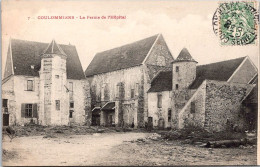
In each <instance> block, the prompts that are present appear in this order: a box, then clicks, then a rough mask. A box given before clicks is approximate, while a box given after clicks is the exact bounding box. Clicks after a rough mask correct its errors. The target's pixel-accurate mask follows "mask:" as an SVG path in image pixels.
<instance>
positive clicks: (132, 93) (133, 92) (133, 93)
mask: <svg viewBox="0 0 260 167" xmlns="http://www.w3.org/2000/svg"><path fill="white" fill-rule="evenodd" d="M134 97H135V90H134V89H131V98H134Z"/></svg>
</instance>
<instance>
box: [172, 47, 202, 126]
mask: <svg viewBox="0 0 260 167" xmlns="http://www.w3.org/2000/svg"><path fill="white" fill-rule="evenodd" d="M196 64H197V62H196V61H195V60H194V59H193V58H192V57H191V55H190V53H189V51H188V50H187V49H186V48H183V49H182V51H181V52H180V54H179V56H178V57H177V58H176V59H175V60H174V61H173V62H172V100H171V101H172V112H173V114H172V115H173V121H172V128H178V124H179V118H178V114H179V111H180V110H181V109H182V108H183V107H184V105H185V104H186V102H187V101H188V99H189V98H190V96H191V91H189V89H188V87H189V85H190V84H191V83H192V82H193V81H194V79H195V77H196Z"/></svg>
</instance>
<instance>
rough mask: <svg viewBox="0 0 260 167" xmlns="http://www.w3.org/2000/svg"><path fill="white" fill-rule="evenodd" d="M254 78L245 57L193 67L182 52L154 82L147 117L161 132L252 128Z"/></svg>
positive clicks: (254, 100) (251, 65)
mask: <svg viewBox="0 0 260 167" xmlns="http://www.w3.org/2000/svg"><path fill="white" fill-rule="evenodd" d="M257 74H258V70H257V68H256V66H255V65H254V63H253V62H252V61H251V60H250V58H249V57H241V58H236V59H232V60H227V61H222V62H217V63H212V64H206V65H197V62H196V61H195V60H194V59H193V58H192V56H191V55H190V53H189V52H188V50H187V49H186V48H184V49H183V50H182V51H181V52H180V54H179V56H178V57H177V58H176V59H175V60H174V61H173V62H172V68H171V70H168V71H161V72H159V73H158V74H157V75H156V76H155V77H154V78H153V79H152V81H151V88H150V89H149V91H148V117H149V118H150V119H151V120H152V122H153V125H154V126H158V127H162V128H167V127H171V128H175V129H176V128H179V129H181V128H184V127H188V126H193V127H194V126H195V127H201V128H204V129H206V130H209V131H224V130H228V129H229V128H233V129H240V130H241V129H250V126H251V129H252V128H253V129H255V128H256V125H257V123H256V122H257V112H258V110H257V99H258V98H257V90H258V89H257V79H258V77H257ZM252 126H253V127H252Z"/></svg>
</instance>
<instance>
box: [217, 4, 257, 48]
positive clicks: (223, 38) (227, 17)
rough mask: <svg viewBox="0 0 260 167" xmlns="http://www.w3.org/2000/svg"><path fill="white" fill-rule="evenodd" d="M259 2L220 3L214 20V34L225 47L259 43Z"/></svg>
mask: <svg viewBox="0 0 260 167" xmlns="http://www.w3.org/2000/svg"><path fill="white" fill-rule="evenodd" d="M258 24H259V13H258V11H257V2H252V1H250V2H245V1H236V2H234V1H232V2H220V3H219V7H218V9H217V10H216V11H215V13H214V16H213V18H212V25H213V31H214V33H215V34H216V35H217V36H218V37H219V38H220V43H221V45H222V46H223V45H224V46H225V45H226V46H227V45H228V46H230V45H231V46H233V45H248V44H256V43H257V32H258Z"/></svg>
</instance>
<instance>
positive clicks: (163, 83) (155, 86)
mask: <svg viewBox="0 0 260 167" xmlns="http://www.w3.org/2000/svg"><path fill="white" fill-rule="evenodd" d="M171 90H172V71H161V72H160V73H159V74H158V75H157V76H155V77H154V78H153V80H152V83H151V88H150V89H149V90H148V92H162V91H171Z"/></svg>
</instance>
